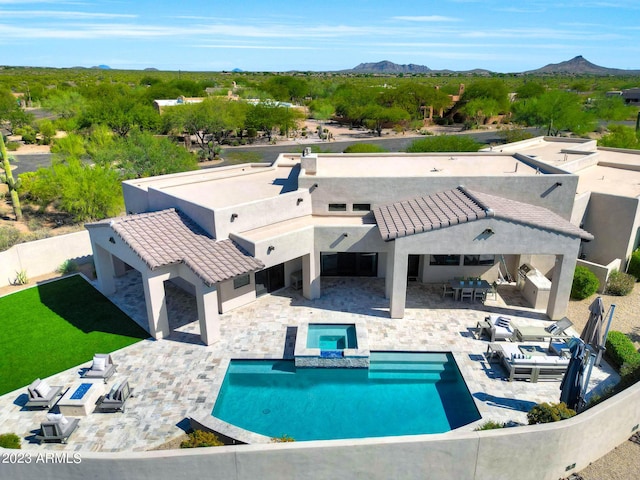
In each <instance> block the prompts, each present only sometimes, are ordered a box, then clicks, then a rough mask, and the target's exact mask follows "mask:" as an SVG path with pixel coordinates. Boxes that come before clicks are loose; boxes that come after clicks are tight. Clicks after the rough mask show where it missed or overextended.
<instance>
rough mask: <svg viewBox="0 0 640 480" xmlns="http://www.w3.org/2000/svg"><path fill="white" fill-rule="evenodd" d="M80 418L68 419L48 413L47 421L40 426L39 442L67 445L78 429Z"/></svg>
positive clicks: (37, 438)
mask: <svg viewBox="0 0 640 480" xmlns="http://www.w3.org/2000/svg"><path fill="white" fill-rule="evenodd" d="M78 423H80V419H79V418H67V417H65V416H64V415H62V414H61V413H48V414H47V421H46V422H42V423H41V424H40V434H39V435H36V440H38V441H39V442H56V441H60V442H61V443H67V439H68V438H69V436H70V435H71V434H72V433H73V432H74V430H75V429H76V428H78Z"/></svg>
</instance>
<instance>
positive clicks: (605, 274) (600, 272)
mask: <svg viewBox="0 0 640 480" xmlns="http://www.w3.org/2000/svg"><path fill="white" fill-rule="evenodd" d="M621 264H622V261H621V260H620V259H619V258H616V259H615V260H613V261H612V262H611V263H609V264H608V265H598V264H597V263H592V262H587V261H586V260H578V261H577V262H576V266H578V265H580V266H582V267H587V268H588V269H589V270H591V271H592V272H593V273H594V274H595V276H596V277H598V281H599V282H600V288H598V293H604V291H605V290H606V288H607V280H608V279H609V275H611V272H613V271H614V270H622V269H621Z"/></svg>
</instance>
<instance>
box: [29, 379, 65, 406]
mask: <svg viewBox="0 0 640 480" xmlns="http://www.w3.org/2000/svg"><path fill="white" fill-rule="evenodd" d="M61 391H62V387H53V386H50V385H49V384H48V383H47V382H46V381H45V380H40V379H39V378H36V379H35V380H34V381H33V383H31V385H29V386H28V387H27V392H28V393H29V399H28V400H27V403H26V404H25V407H27V408H30V407H41V408H49V407H50V406H51V405H52V404H53V403H55V399H56V398H57V397H58V396H59V395H60V392H61Z"/></svg>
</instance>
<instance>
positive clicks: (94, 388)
mask: <svg viewBox="0 0 640 480" xmlns="http://www.w3.org/2000/svg"><path fill="white" fill-rule="evenodd" d="M103 393H104V382H103V381H102V380H83V381H81V382H76V383H74V384H73V385H71V387H69V389H68V390H67V391H66V393H65V394H64V395H63V396H62V398H61V399H60V401H59V402H58V408H59V409H60V413H62V414H63V415H67V416H69V417H79V416H86V415H89V414H90V413H91V412H93V409H94V408H95V406H96V401H97V400H98V398H100V395H102V394H103Z"/></svg>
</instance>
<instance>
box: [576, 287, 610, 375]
mask: <svg viewBox="0 0 640 480" xmlns="http://www.w3.org/2000/svg"><path fill="white" fill-rule="evenodd" d="M612 313H613V310H612ZM610 321H611V320H609V322H610ZM603 330H604V304H603V303H602V298H601V297H597V298H596V299H595V300H594V301H593V302H592V303H591V305H589V319H588V320H587V324H586V325H585V326H584V329H583V330H582V333H581V334H580V338H581V339H582V340H584V342H585V343H586V344H588V345H591V346H592V347H593V350H594V351H595V352H598V359H597V361H596V365H599V364H600V359H601V358H602V352H604V350H605V344H606V342H607V337H606V332H605V333H604V335H603ZM607 330H608V328H607Z"/></svg>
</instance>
